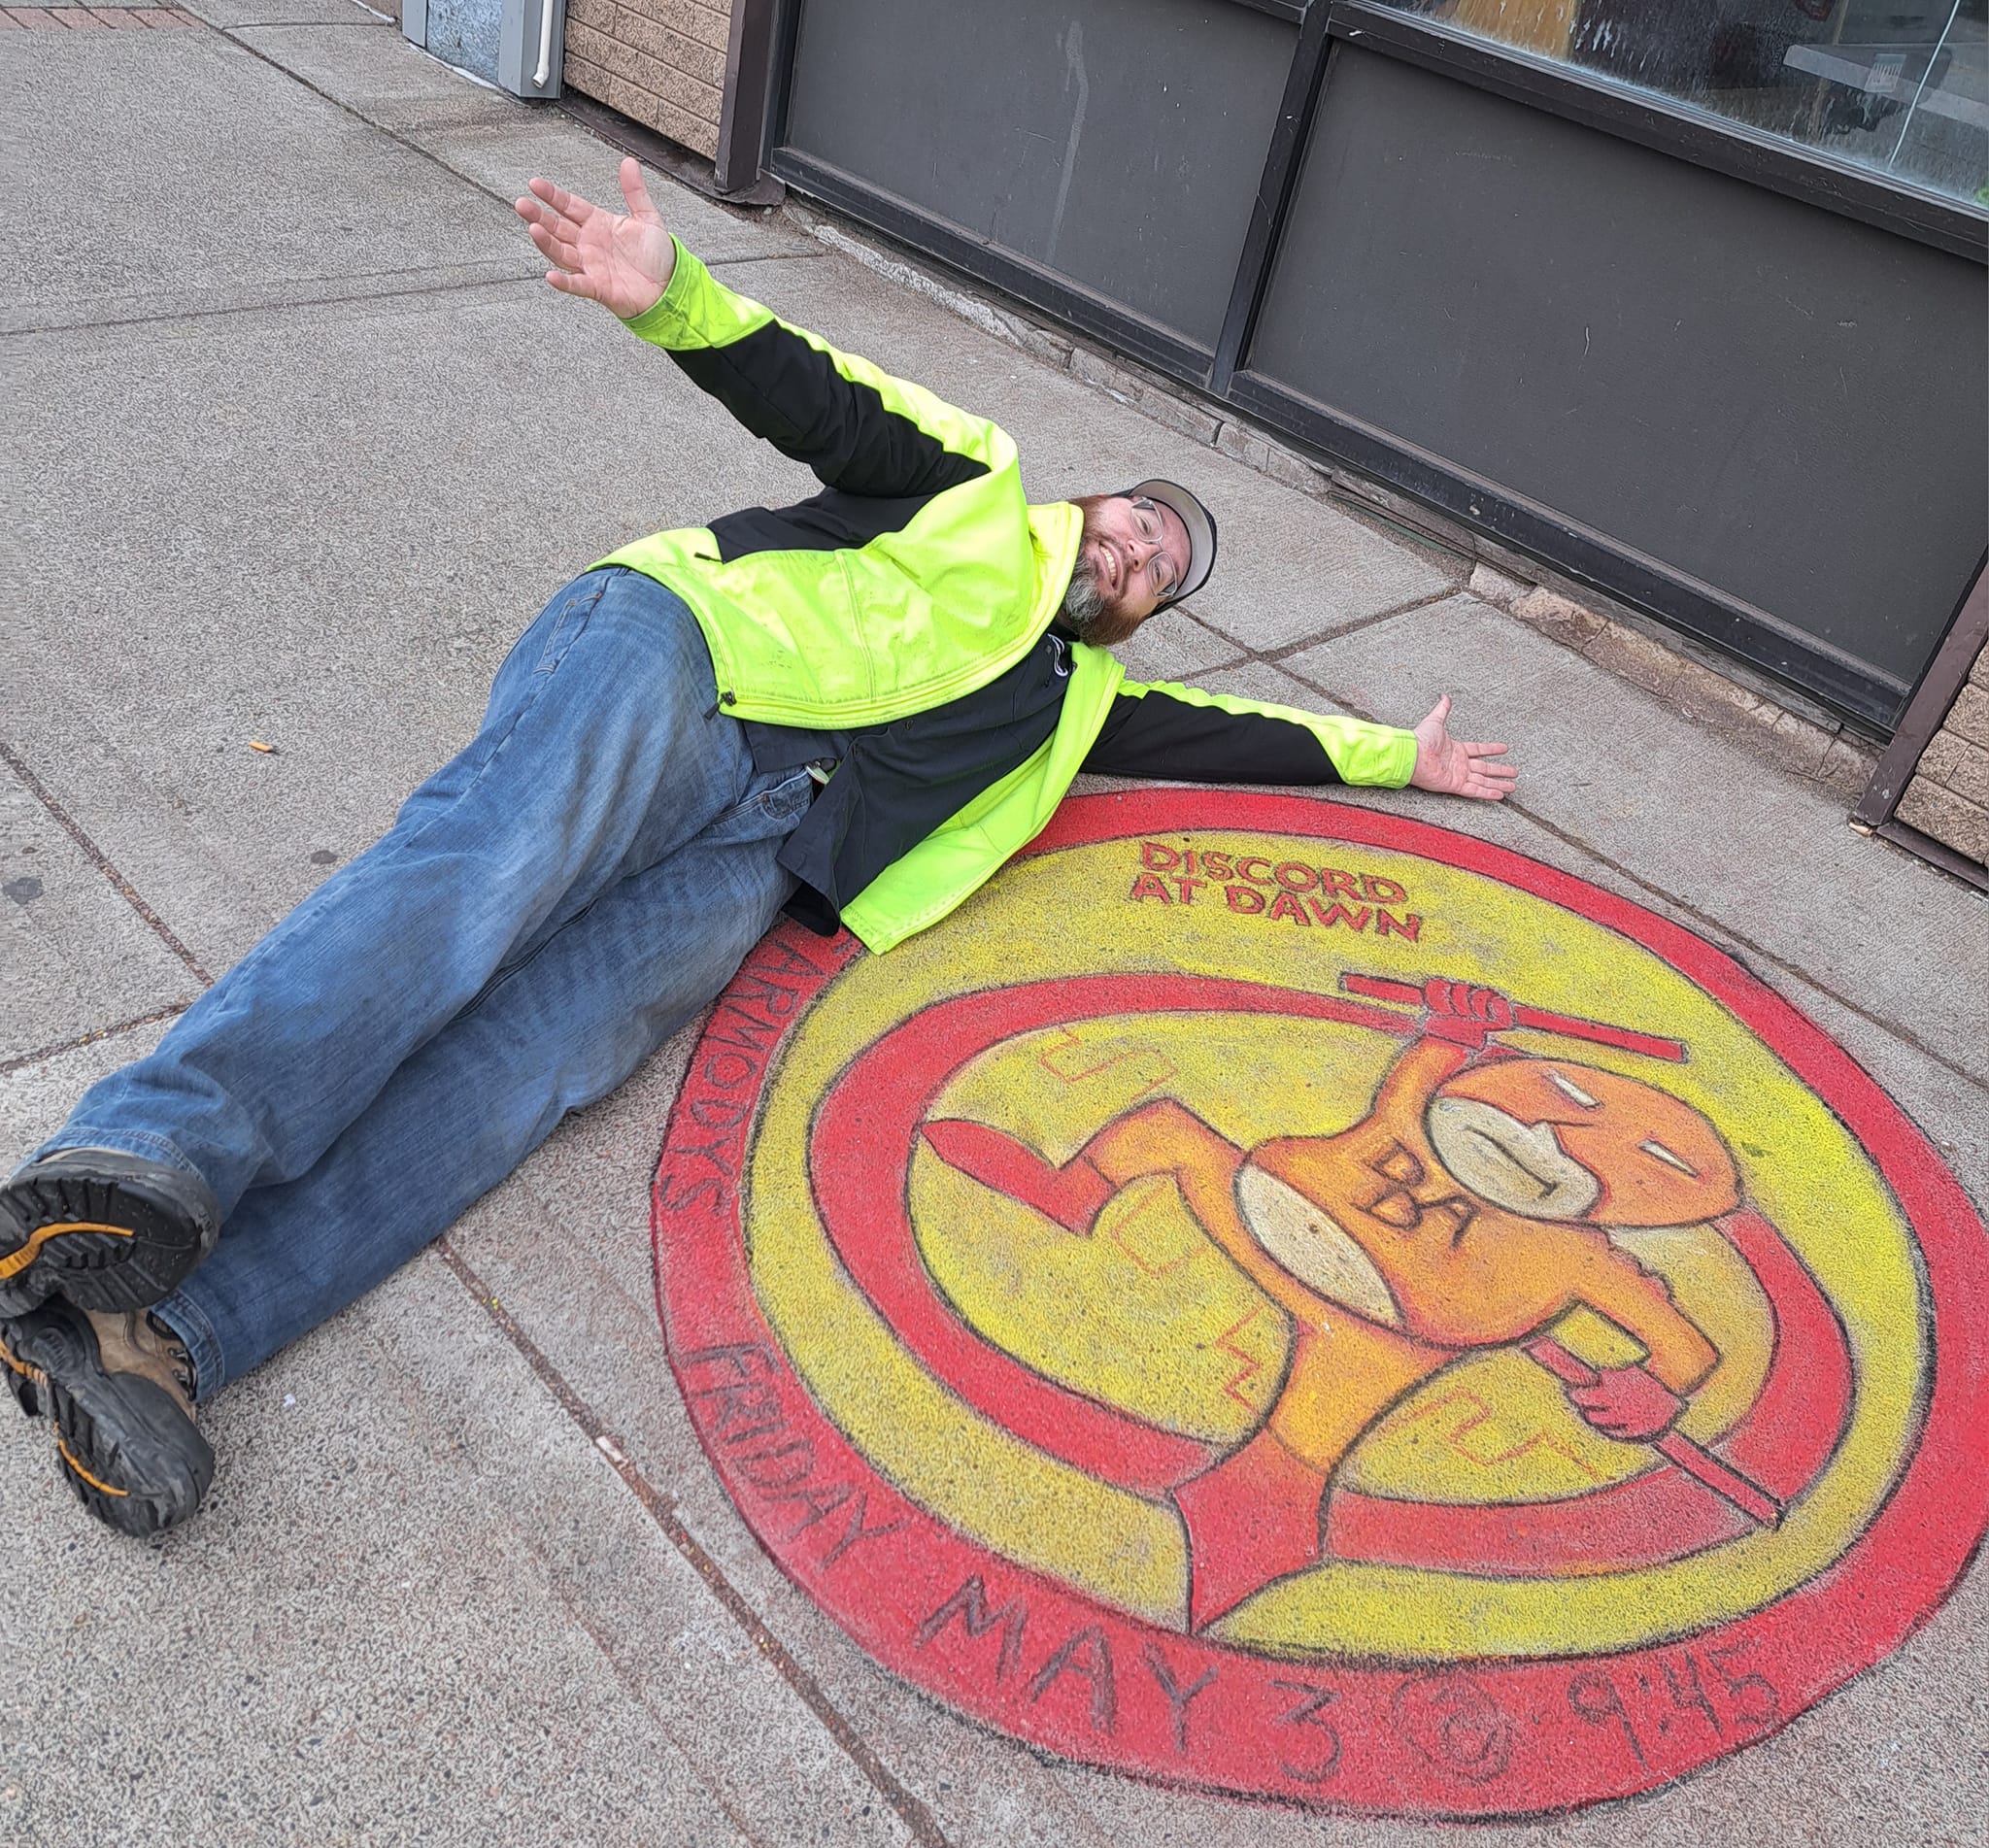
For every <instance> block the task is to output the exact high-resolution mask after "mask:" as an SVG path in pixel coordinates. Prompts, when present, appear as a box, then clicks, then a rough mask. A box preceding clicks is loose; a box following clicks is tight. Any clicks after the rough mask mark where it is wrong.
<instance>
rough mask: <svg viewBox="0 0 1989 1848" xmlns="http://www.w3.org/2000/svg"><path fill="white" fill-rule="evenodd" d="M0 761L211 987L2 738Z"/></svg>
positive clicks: (207, 984)
mask: <svg viewBox="0 0 1989 1848" xmlns="http://www.w3.org/2000/svg"><path fill="white" fill-rule="evenodd" d="M0 760H4V761H5V763H6V765H7V767H8V768H9V769H10V770H12V771H13V772H14V774H15V775H16V776H17V778H19V780H20V782H21V784H22V785H23V787H24V788H26V790H28V792H29V793H30V794H32V795H33V796H34V798H35V800H36V801H38V802H39V803H41V805H42V807H43V808H45V809H47V810H48V811H49V813H50V814H51V816H53V817H54V819H55V820H56V822H57V823H60V825H61V828H62V831H63V832H64V833H65V834H67V835H68V836H69V838H70V839H71V840H73V841H74V842H75V843H76V844H77V846H78V847H80V848H82V849H83V851H84V856H85V857H87V858H88V860H89V863H90V864H91V865H92V866H94V867H95V868H96V869H97V871H98V872H100V873H102V874H103V876H104V877H105V878H106V879H108V880H109V881H110V882H111V884H112V886H114V887H115V888H116V889H117V892H118V896H119V897H120V898H122V899H123V900H124V902H125V903H126V904H127V905H129V906H130V907H131V909H132V910H133V911H135V912H137V913H138V915H139V916H140V917H141V918H142V919H144V920H145V922H146V924H147V925H148V926H149V927H150V928H151V930H152V934H153V935H154V936H156V937H157V938H158V940H159V941H160V942H161V943H163V944H164V945H165V946H166V948H167V949H168V950H170V951H172V953H173V954H174V955H175V956H176V957H178V958H180V960H181V961H182V962H184V963H185V965H186V967H187V968H188V969H189V970H190V971H191V972H192V974H193V976H194V979H195V980H196V981H198V982H199V984H200V986H201V987H202V988H204V989H211V988H213V987H214V977H213V976H211V975H209V974H208V972H207V971H206V970H205V969H203V968H202V967H201V966H200V962H199V959H198V958H196V957H195V956H194V954H193V952H192V951H191V950H189V949H187V947H186V946H185V944H184V943H182V942H181V941H180V939H179V938H178V937H177V936H176V935H175V934H174V933H173V927H172V926H171V925H170V924H167V923H166V921H165V920H164V919H163V918H161V917H160V916H159V914H158V913H157V912H155V911H154V910H153V909H152V907H151V906H150V905H149V904H147V903H146V902H145V900H144V899H143V898H141V897H140V896H139V893H138V888H137V887H136V886H134V885H133V884H132V883H131V882H130V881H129V880H128V879H126V878H125V877H124V875H123V874H122V873H120V872H119V871H118V869H117V867H116V866H114V865H112V863H111V861H110V857H108V856H107V855H106V854H105V853H104V852H103V850H102V849H101V848H99V847H98V846H97V844H96V842H94V841H93V840H91V839H90V837H89V836H88V835H87V834H85V833H84V831H83V829H82V827H81V826H80V825H79V824H78V823H76V821H75V820H74V819H72V817H71V816H70V814H69V811H68V810H67V809H65V808H64V807H63V806H62V804H61V803H59V802H58V801H56V800H55V798H54V797H53V796H52V795H51V794H50V792H49V789H48V786H47V785H46V784H44V783H43V781H42V780H41V778H40V777H38V776H36V775H35V773H34V772H33V771H32V770H30V769H29V768H28V767H27V765H26V764H25V763H24V762H22V761H21V759H20V757H19V756H18V755H17V753H16V752H15V750H14V748H13V746H11V745H9V744H7V743H5V742H4V741H0Z"/></svg>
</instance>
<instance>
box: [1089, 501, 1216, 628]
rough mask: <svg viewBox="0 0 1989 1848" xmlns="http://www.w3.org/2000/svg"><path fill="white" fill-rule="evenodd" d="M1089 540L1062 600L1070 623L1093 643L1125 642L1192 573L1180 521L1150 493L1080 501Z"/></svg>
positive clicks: (1185, 529) (1185, 537)
mask: <svg viewBox="0 0 1989 1848" xmlns="http://www.w3.org/2000/svg"><path fill="white" fill-rule="evenodd" d="M1077 505H1078V507H1079V508H1080V509H1081V510H1082V511H1083V514H1084V536H1083V538H1082V539H1081V540H1080V541H1079V542H1078V549H1077V563H1076V565H1075V566H1074V568H1073V569H1072V571H1071V583H1070V589H1069V591H1068V592H1066V593H1065V597H1064V611H1063V614H1064V620H1065V621H1066V622H1069V623H1070V625H1071V627H1073V628H1074V629H1076V630H1077V632H1078V633H1079V634H1080V635H1081V636H1082V637H1083V638H1084V639H1085V640H1086V641H1088V642H1096V643H1098V644H1100V645H1101V646H1109V645H1110V644H1111V643H1113V642H1123V641H1124V640H1125V639H1126V638H1127V637H1128V636H1129V635H1130V634H1131V633H1132V632H1133V630H1134V629H1136V628H1138V626H1139V625H1140V624H1141V623H1142V622H1145V621H1146V619H1147V618H1148V617H1149V616H1151V615H1152V614H1153V613H1154V611H1155V609H1156V608H1157V607H1158V606H1159V605H1160V604H1162V603H1163V602H1164V601H1165V600H1166V599H1167V598H1168V597H1169V596H1171V595H1173V593H1174V590H1175V588H1176V587H1177V586H1178V585H1179V584H1180V583H1181V582H1182V580H1183V579H1184V578H1185V577H1186V576H1187V575H1188V562H1189V555H1190V548H1189V540H1188V528H1187V527H1186V526H1184V525H1183V524H1182V523H1181V516H1180V515H1179V514H1177V513H1175V511H1174V510H1173V509H1172V508H1171V507H1165V506H1163V505H1162V504H1161V503H1160V502H1159V501H1155V500H1149V499H1148V498H1147V497H1146V496H1145V495H1144V494H1141V495H1138V496H1136V497H1129V496H1128V495H1125V494H1096V495H1089V496H1087V497H1086V498H1084V499H1082V500H1080V501H1078V502H1077Z"/></svg>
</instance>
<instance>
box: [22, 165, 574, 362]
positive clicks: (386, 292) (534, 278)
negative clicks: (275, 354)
mask: <svg viewBox="0 0 1989 1848" xmlns="http://www.w3.org/2000/svg"><path fill="white" fill-rule="evenodd" d="M451 171H452V172H454V171H455V169H454V168H452V169H451ZM543 274H544V272H543V271H541V270H537V269H533V270H524V271H521V272H520V273H519V274H518V275H516V276H484V277H473V278H471V279H470V280H469V281H467V282H456V283H418V284H415V285H413V286H410V287H407V288H365V289H354V290H353V291H351V292H350V293H347V294H341V295H313V296H310V297H308V298H298V299H296V300H291V301H281V302H237V303H230V304H228V305H226V306H224V307H220V308H180V309H172V310H169V311H167V312H166V313H163V314H158V315H133V316H130V317H129V318H128V319H123V320H88V321H83V322H75V321H60V322H53V321H51V322H50V323H48V324H47V325H45V326H40V327H10V328H7V329H6V330H5V331H6V333H7V335H8V337H9V338H17V339H26V338H28V337H29V336H31V335H36V334H73V333H96V332H98V331H99V330H102V329H106V328H112V327H150V326H157V325H161V324H173V323H177V322H180V321H188V320H213V319H217V318H219V317H223V316H228V315H272V314H283V313H287V312H291V311H294V310H298V309H307V308H340V307H345V306H348V305H350V304H352V303H354V302H391V301H405V300H406V299H407V298H408V297H409V296H411V295H455V294H464V293H467V292H468V291H470V290H472V289H479V288H493V289H494V288H517V287H519V286H521V285H523V284H528V283H536V282H538V280H539V278H540V277H541V276H542V275H543Z"/></svg>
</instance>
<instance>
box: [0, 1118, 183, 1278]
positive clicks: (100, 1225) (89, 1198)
mask: <svg viewBox="0 0 1989 1848" xmlns="http://www.w3.org/2000/svg"><path fill="white" fill-rule="evenodd" d="M220 1217H221V1216H220V1206H219V1202H218V1201H217V1200H216V1199H215V1196H214V1193H213V1190H212V1189H210V1188H209V1186H208V1185H207V1183H206V1182H205V1181H203V1180H202V1179H201V1178H200V1176H199V1175H197V1174H194V1173H191V1172H189V1171H188V1170H187V1169H185V1168H176V1167H168V1166H167V1165H165V1164H164V1163H163V1162H159V1161H149V1160H147V1159H145V1158H144V1157H143V1156H136V1155H125V1154H123V1153H122V1152H121V1151H119V1150H117V1149H62V1150H59V1151H58V1152H57V1153H55V1154H53V1155H48V1156H44V1157H43V1158H42V1159H40V1160H39V1161H30V1162H29V1163H28V1164H27V1165H26V1166H25V1167H23V1168H21V1169H19V1170H18V1171H17V1173H15V1174H14V1175H12V1176H11V1177H10V1178H9V1179H8V1181H7V1182H6V1184H5V1185H4V1186H0V1316H20V1315H25V1314H26V1313H27V1312H28V1311H29V1310H30V1309H32V1308H33V1307H34V1306H35V1304H36V1303H38V1302H42V1301H44V1300H46V1299H47V1298H48V1297H50V1296H61V1297H64V1298H65V1299H66V1300H68V1301H70V1302H73V1303H75V1304H76V1305H77V1306H78V1307H79V1308H83V1309H105V1310H119V1309H143V1308H145V1307H146V1305H147V1304H148V1303H154V1302H156V1301H158V1299H159V1298H160V1297H161V1296H163V1295H165V1294H168V1293H169V1292H171V1291H173V1290H175V1289H177V1288H178V1287H179V1286H180V1284H181V1283H182V1282H183V1281H184V1280H185V1276H186V1273H187V1272H188V1271H190V1270H191V1269H192V1268H193V1266H194V1265H195V1264H197V1263H199V1261H200V1260H202V1259H203V1258H205V1257H206V1256H207V1254H208V1253H209V1252H211V1251H212V1250H213V1249H214V1242H215V1239H216V1238H217V1237H218V1236H219V1232H220Z"/></svg>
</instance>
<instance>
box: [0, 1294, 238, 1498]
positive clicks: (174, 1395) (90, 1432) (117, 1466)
mask: <svg viewBox="0 0 1989 1848" xmlns="http://www.w3.org/2000/svg"><path fill="white" fill-rule="evenodd" d="M0 1379H5V1380H6V1382H7V1384H8V1386H9V1388H10V1389H11V1390H12V1391H13V1394H14V1396H15V1397H16V1398H17V1399H18V1400H19V1401H20V1409H21V1410H22V1411H24V1412H25V1413H27V1415H28V1416H29V1417H30V1418H46V1419H48V1420H49V1421H50V1423H51V1424H52V1425H53V1426H54V1428H55V1452H56V1456H57V1458H58V1459H59V1461H60V1463H61V1468H62V1472H63V1474H64V1475H66V1476H67V1477H68V1479H69V1486H70V1487H71V1488H72V1489H74V1490H75V1491H76V1494H77V1497H78V1499H80V1500H81V1501H82V1503H83V1505H84V1507H85V1508H87V1509H88V1510H89V1511H90V1513H91V1514H93V1515H95V1516H96V1518H97V1519H98V1520H99V1521H101V1522H102V1523H103V1524H104V1525H105V1526H106V1527H108V1528H115V1529H117V1530H118V1532H119V1533H134V1534H141V1535H142V1534H150V1533H157V1532H160V1531H161V1530H162V1529H166V1528H170V1527H174V1526H176V1525H177V1524H178V1523H180V1522H182V1521H185V1520H186V1519H187V1518H188V1517H189V1516H190V1515H192V1514H193V1513H194V1511H195V1510H196V1509H197V1508H198V1507H199V1506H200V1498H201V1496H202V1495H205V1494H206V1493H207V1486H208V1484H209V1483H210V1482H212V1481H213V1480H214V1450H213V1448H212V1447H211V1446H210V1445H209V1443H208V1441H207V1439H206V1438H205V1437H203V1436H202V1435H201V1434H200V1432H199V1431H198V1430H197V1429H196V1428H195V1427H194V1423H193V1388H194V1379H193V1365H192V1362H191V1361H189V1360H188V1358H187V1355H186V1350H185V1347H184V1346H182V1345H181V1343H180V1341H179V1339H178V1338H177V1337H176V1336H175V1335H173V1334H172V1333H171V1332H170V1331H169V1330H168V1329H167V1328H166V1327H165V1326H164V1324H162V1323H160V1322H158V1321H156V1320H154V1319H153V1318H152V1316H149V1315H147V1314H146V1313H145V1311H144V1310H142V1309H132V1310H126V1311H124V1312H123V1313H121V1314H111V1313H107V1312H103V1311H92V1310H84V1309H78V1308H76V1307H74V1306H73V1305H72V1304H70V1303H67V1302H63V1301H61V1300H60V1299H59V1298H58V1299H54V1300H51V1301H49V1302H45V1303H43V1304H42V1305H41V1306H40V1307H39V1308H35V1309H30V1310H29V1311H28V1312H27V1314H26V1315H23V1316H12V1317H7V1318H5V1319H0Z"/></svg>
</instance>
